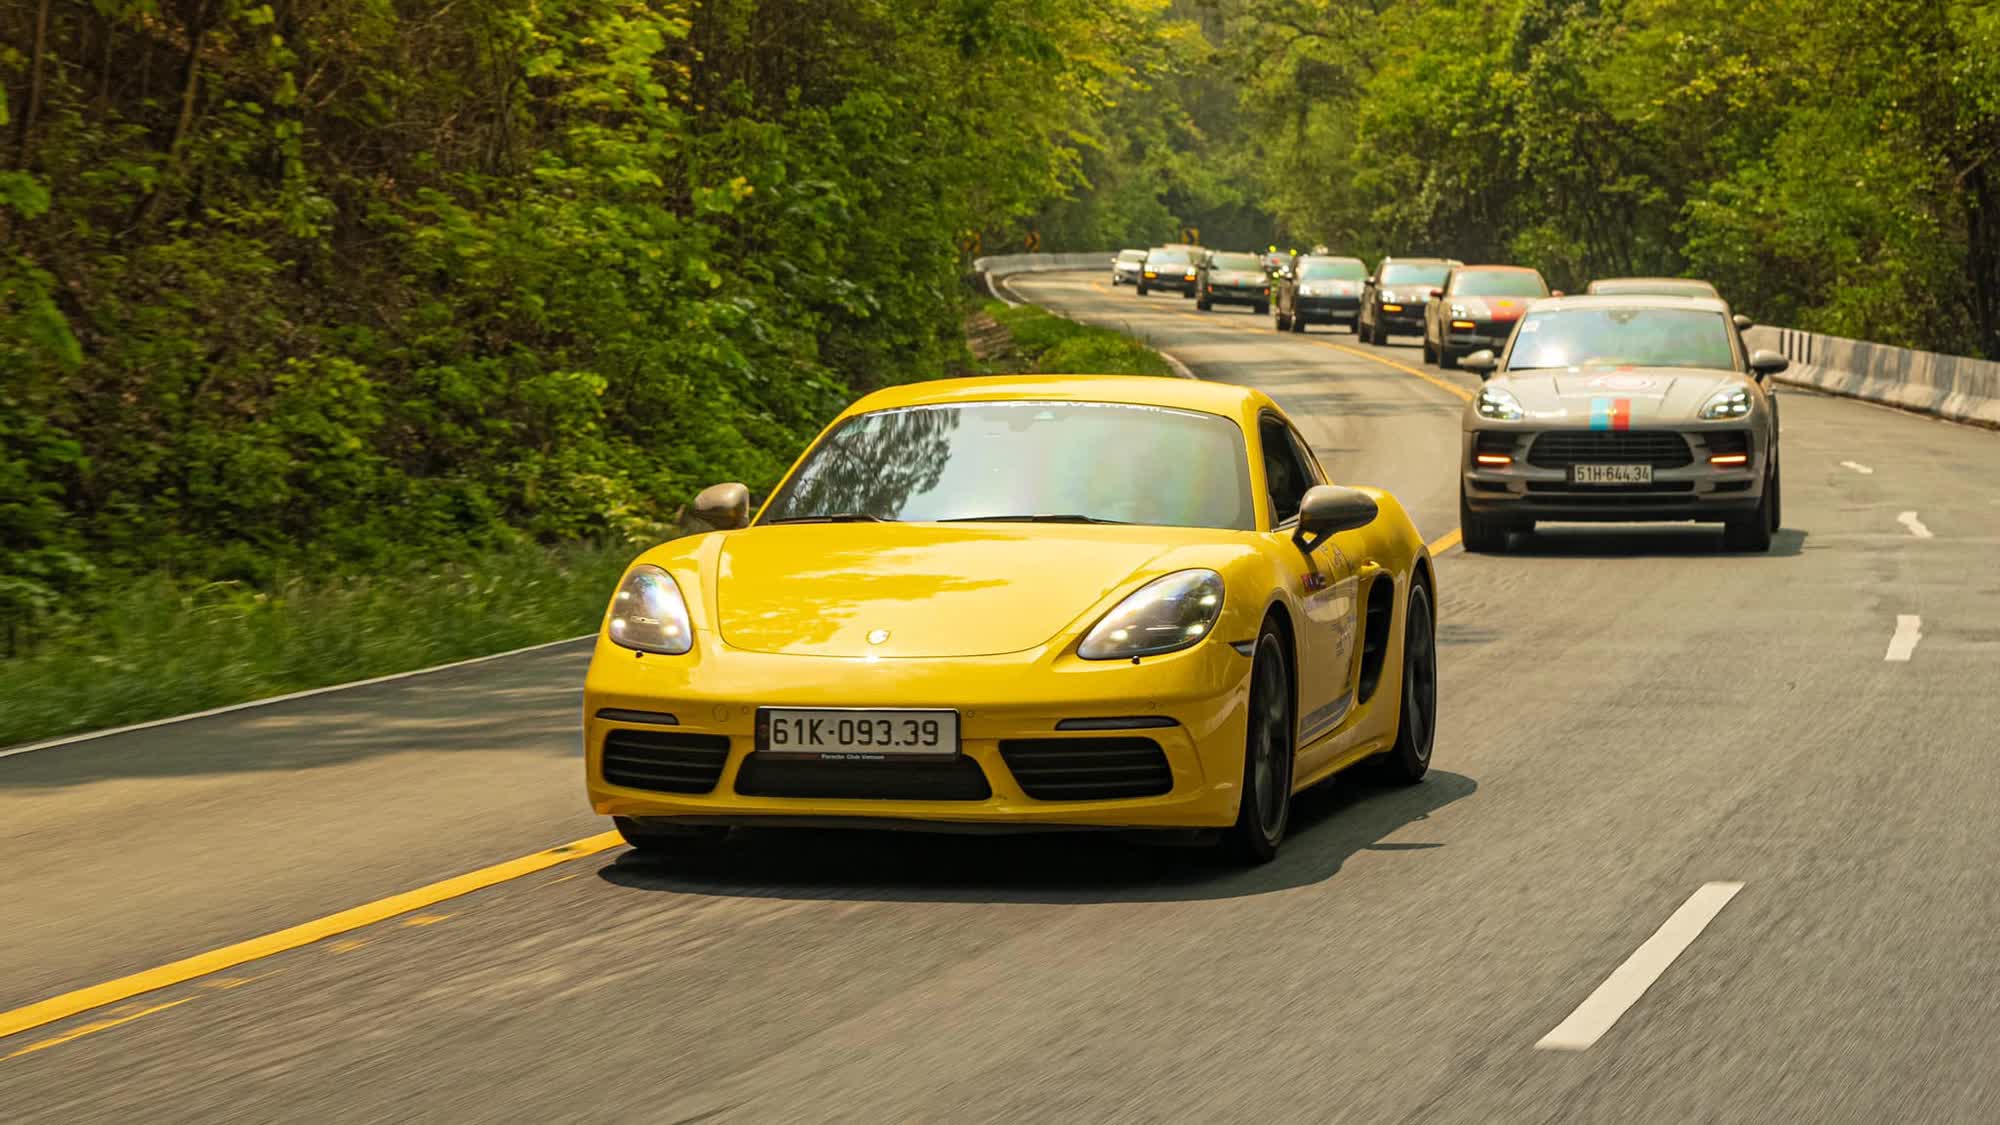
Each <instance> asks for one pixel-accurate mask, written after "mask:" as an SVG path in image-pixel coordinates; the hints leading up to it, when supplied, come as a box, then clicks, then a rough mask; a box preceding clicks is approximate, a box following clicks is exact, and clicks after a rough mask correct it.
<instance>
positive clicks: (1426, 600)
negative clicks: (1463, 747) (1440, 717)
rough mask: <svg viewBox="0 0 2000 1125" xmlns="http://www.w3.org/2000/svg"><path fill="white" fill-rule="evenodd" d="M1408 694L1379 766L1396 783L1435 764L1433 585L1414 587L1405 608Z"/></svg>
mask: <svg viewBox="0 0 2000 1125" xmlns="http://www.w3.org/2000/svg"><path fill="white" fill-rule="evenodd" d="M1403 617H1404V620H1403V693H1402V694H1403V698H1402V701H1401V703H1402V709H1401V711H1400V712H1399V713H1398V715H1397V719H1396V744H1395V745H1394V746H1391V747H1390V748H1389V749H1388V750H1386V751H1384V752H1383V753H1381V754H1378V755H1376V757H1375V759H1374V762H1375V772H1376V775H1377V776H1378V777H1380V778H1381V779H1382V780H1383V781H1386V782H1389V783H1391V784H1395V785H1414V784H1416V783H1417V782H1419V781H1422V780H1423V779H1424V774H1426V773H1428V772H1429V771H1430V768H1431V748H1432V746H1433V745H1435V744H1436V742H1437V620H1436V618H1435V617H1433V616H1432V614H1431V595H1430V591H1429V590H1428V589H1426V588H1425V587H1424V585H1423V584H1422V583H1418V584H1416V585H1415V586H1412V587H1411V588H1410V601H1409V605H1408V606H1406V607H1405V609H1404V611H1403Z"/></svg>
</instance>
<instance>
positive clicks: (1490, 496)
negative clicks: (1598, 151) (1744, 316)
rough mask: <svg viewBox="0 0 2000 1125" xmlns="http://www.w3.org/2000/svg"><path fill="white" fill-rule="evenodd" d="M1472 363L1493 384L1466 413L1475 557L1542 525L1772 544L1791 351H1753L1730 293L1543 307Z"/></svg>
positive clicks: (1463, 514)
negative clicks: (1596, 524)
mask: <svg viewBox="0 0 2000 1125" xmlns="http://www.w3.org/2000/svg"><path fill="white" fill-rule="evenodd" d="M1461 365H1462V366H1463V367H1464V368H1465V369H1466V370H1468V371H1476V372H1478V373H1479V376H1480V378H1481V379H1484V380H1485V385H1484V386H1482V387H1481V388H1480V389H1479V394H1478V395H1477V396H1475V397H1474V398H1473V400H1472V401H1471V402H1469V403H1467V404H1466V408H1465V415H1464V424H1463V428H1464V443H1463V445H1462V447H1461V453H1460V457H1461V462H1460V466H1461V469H1460V477H1459V489H1458V518H1459V527H1460V529H1461V530H1462V532H1463V534H1464V538H1465V549H1466V550H1468V551H1501V550H1505V549H1506V547H1507V539H1508V536H1509V535H1510V534H1511V533H1513V532H1516V531H1523V532H1525V531H1532V530H1533V529H1534V526H1535V522H1536V521H1537V520H1551V521H1558V522H1561V521H1572V520H1590V521H1615V522H1621V523H1622V522H1629V521H1640V520H1645V521H1656V520H1696V521H1705V522H1719V523H1721V524H1722V525H1723V529H1724V531H1723V535H1724V539H1725V541H1726V543H1727V544H1728V546H1729V547H1730V548H1731V549H1733V550H1740V551H1766V550H1769V549H1770V547H1771V538H1772V535H1773V533H1775V532H1776V531H1777V529H1778V526H1779V522H1778V521H1779V519H1780V518H1781V515H1780V512H1779V490H1778V409H1777V400H1776V399H1775V398H1774V397H1773V396H1772V395H1771V393H1770V392H1769V391H1768V389H1767V388H1766V387H1765V381H1766V380H1767V379H1769V378H1770V377H1771V376H1772V375H1775V374H1777V373H1778V372H1780V371H1783V370H1784V369H1785V366H1786V364H1785V357H1783V356H1781V355H1779V354H1777V353H1776V352H1770V351H1755V352H1753V351H1750V350H1748V349H1747V348H1745V347H1744V345H1743V338H1742V335H1741V334H1740V333H1738V332H1736V331H1735V330H1734V326H1733V325H1732V324H1731V323H1730V312H1729V306H1728V305H1727V304H1725V303H1723V302H1722V301H1718V300H1715V299H1713V298H1705V297H1649V296H1636V297H1612V296H1603V297H1558V298H1554V299H1551V300H1546V301H1540V302H1537V303H1536V304H1535V306H1534V307H1533V308H1531V309H1529V310H1528V312H1527V314H1526V315H1525V316H1523V317H1522V319H1521V323H1520V325H1519V327H1517V328H1516V329H1515V330H1514V335H1513V337H1512V338H1511V339H1510V340H1509V341H1508V344H1507V349H1506V351H1505V352H1504V353H1503V354H1502V355H1500V356H1498V357H1497V358H1496V357H1495V356H1494V354H1493V353H1492V352H1490V351H1479V352H1474V353H1473V354H1471V355H1469V356H1466V357H1465V359H1464V360H1463V361H1461Z"/></svg>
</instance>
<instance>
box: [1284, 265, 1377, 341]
mask: <svg viewBox="0 0 2000 1125" xmlns="http://www.w3.org/2000/svg"><path fill="white" fill-rule="evenodd" d="M1367 284H1368V266H1367V264H1366V263H1364V262H1363V261H1362V260H1361V259H1359V258H1336V257H1332V256H1330V255H1326V254H1309V255H1307V256H1306V257H1303V258H1300V259H1299V260H1298V263H1297V264H1296V265H1295V266H1294V267H1293V268H1292V272H1291V276H1289V277H1287V278H1285V280H1284V284H1282V285H1280V286H1279V287H1278V295H1277V299H1276V300H1275V301H1274V302H1273V304H1274V305H1275V306H1276V308H1277V310H1278V315H1277V318H1276V321H1275V323H1276V325H1277V328H1278V331H1280V332H1286V331H1290V332H1304V331H1305V330H1306V325H1308V324H1345V325H1347V326H1348V327H1349V328H1350V329H1351V328H1353V327H1354V319H1355V317H1357V316H1359V315H1360V312H1361V290H1362V287H1364V286H1366V285H1367Z"/></svg>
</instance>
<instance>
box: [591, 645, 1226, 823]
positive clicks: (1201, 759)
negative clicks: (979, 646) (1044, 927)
mask: <svg viewBox="0 0 2000 1125" xmlns="http://www.w3.org/2000/svg"><path fill="white" fill-rule="evenodd" d="M1250 665H1251V661H1250V659H1249V657H1248V656H1246V655H1244V654H1243V653H1241V652H1239V651H1238V650H1237V649H1236V648H1234V647H1232V646H1231V645H1229V644H1226V643H1224V642H1223V641H1221V640H1220V639H1217V638H1213V637H1211V638H1210V639H1209V640H1207V641H1205V642H1203V643H1201V644H1199V645H1197V646H1195V647H1194V648H1192V649H1189V650H1187V651H1185V652H1179V653H1173V654H1170V655H1167V656H1161V657H1150V658H1147V659H1145V660H1143V661H1141V662H1139V663H1136V664H1135V663H1132V662H1130V661H1123V662H1109V661H1085V660H1079V659H1077V658H1076V657H1074V656H1073V655H1059V654H1053V653H1051V652H1049V651H1048V650H1039V651H1035V652H1030V653H1019V654H1012V655H1006V656H989V657H962V658H951V659H894V660H879V661H871V660H857V659H845V658H834V657H816V656H812V657H808V656H784V655H774V654H765V653H755V652H745V651H742V650H737V649H727V648H722V649H719V650H718V649H716V648H707V647H705V646H698V647H697V649H696V651H695V652H693V653H690V654H688V655H687V656H682V657H674V656H651V655H649V656H641V655H639V654H638V653H635V652H633V651H631V650H629V649H625V648H622V647H619V646H618V645H616V644H613V643H612V642H611V641H609V640H607V639H605V638H604V637H602V636H600V637H599V639H598V642H597V651H596V653H595V655H594V656H593V658H592V660H591V665H590V672H589V675H588V676H587V678H586V680H585V684H584V712H583V713H584V748H585V758H586V763H587V768H586V775H585V776H586V783H587V787H588V790H589V795H590V802H591V806H592V807H593V808H594V809H596V811H597V812H599V813H601V814H608V815H615V816H629V817H659V818H673V819H677V820H686V821H690V822H701V821H707V822H710V823H739V824H740V823H755V822H759V821H761V820H764V819H766V818H769V819H771V820H773V821H776V820H779V819H784V818H790V819H795V820H807V821H811V822H816V823H843V822H869V821H875V822H881V821H888V822H891V823H895V822H924V821H930V822H941V823H940V826H941V827H942V826H944V825H956V826H962V827H967V828H980V827H984V828H987V829H994V830H1005V829H1007V828H1009V827H1013V828H1022V829H1028V828H1034V827H1037V826H1046V827H1060V826H1079V827H1106V828H1114V827H1132V828H1210V827H1224V826H1227V825H1229V824H1231V823H1232V822H1234V820H1235V818H1236V809H1237V803H1238V798H1239V796H1240V789H1241V786H1242V778H1243V748H1244V737H1245V724H1246V706H1247V702H1248V695H1249V677H1250ZM761 707H838V708H852V707H881V708H945V709H950V710H955V711H957V712H958V713H959V725H960V740H961V746H962V754H963V758H964V759H965V760H966V762H961V763H958V764H957V765H956V766H953V767H935V766H934V765H927V766H922V767H919V768H917V769H914V770H911V769H902V770H899V769H898V765H899V763H896V762H894V761H890V762H880V763H877V762H856V763H847V762H825V763H817V762H815V763H804V764H803V768H801V764H800V763H784V764H783V768H779V769H772V768H770V766H772V765H773V764H776V763H774V762H772V761H769V760H765V761H753V760H752V756H753V754H754V751H755V741H756V719H757V712H758V709H759V708H761ZM669 718H671V722H668V719H669ZM1127 719H1147V720H1151V721H1153V722H1154V723H1156V724H1159V723H1161V721H1162V720H1171V725H1153V726H1126V725H1120V724H1118V723H1114V722H1113V720H1127ZM1059 726H1061V727H1064V728H1068V729H1060V730H1059V729H1058V727H1059ZM1079 727H1082V728H1094V729H1078V728H1079ZM620 732H630V733H627V734H625V735H624V736H623V737H622V738H621V737H620ZM608 738H610V739H614V740H616V741H619V742H620V743H621V744H622V745H624V746H628V747H629V746H632V745H635V744H640V745H648V744H649V745H652V746H666V747H669V748H671V747H673V746H676V745H679V746H686V747H688V748H690V749H689V752H688V754H687V755H685V756H682V757H678V758H676V757H673V754H674V752H673V751H672V750H671V749H669V750H668V751H665V752H664V753H666V754H667V757H668V758H669V759H671V760H672V762H673V764H672V765H671V766H666V765H663V766H660V767H658V768H657V769H654V768H653V767H648V766H642V767H641V768H639V769H636V770H635V769H633V768H632V767H630V766H629V765H626V766H624V767H622V768H621V770H620V771H619V777H620V780H621V781H624V782H626V783H625V784H613V783H611V782H609V781H607V780H606V778H605V745H606V740H607V739H608ZM1104 739H1119V740H1124V741H1123V743H1122V745H1124V746H1125V747H1127V748H1128V749H1129V748H1130V747H1132V746H1133V745H1134V743H1133V742H1132V740H1140V739H1143V740H1150V741H1151V742H1153V743H1156V744H1157V745H1158V747H1159V750H1160V752H1161V754H1162V755H1163V756H1164V759H1165V765H1166V770H1167V771H1168V772H1169V773H1170V776H1171V784H1170V787H1168V788H1166V789H1165V790H1164V791H1162V792H1156V793H1153V794H1152V795H1148V796H1135V797H1120V798H1114V799H1083V800H1067V799H1036V798H1035V797H1032V796H1030V795H1029V793H1028V791H1027V788H1024V786H1023V784H1022V782H1021V781H1020V780H1019V779H1018V778H1017V777H1016V776H1015V773H1014V771H1013V770H1011V769H1010V768H1009V766H1008V764H1007V761H1006V758H1005V756H1004V755H1003V743H1007V744H1008V746H1009V747H1010V748H1011V750H1012V751H1013V752H1014V753H1016V754H1017V755H1018V754H1019V753H1020V746H1019V743H1018V742H1016V741H1015V740H1038V741H1045V740H1064V741H1066V742H1067V741H1074V742H1075V743H1076V746H1077V749H1078V750H1079V751H1087V750H1088V749H1089V748H1090V744H1091V743H1093V742H1095V741H1098V740H1104ZM1038 749H1040V750H1041V752H1042V753H1044V754H1045V755H1048V754H1054V755H1058V756H1059V755H1060V754H1061V753H1062V752H1063V750H1064V747H1061V746H1049V745H1046V744H1044V745H1042V746H1040V747H1038ZM625 753H626V754H629V753H630V751H629V750H628V751H626V752H625ZM718 759H719V762H720V772H719V774H718V775H716V776H715V778H714V784H713V786H712V788H710V789H708V790H707V791H705V792H666V791H661V789H659V788H648V787H642V786H641V785H637V784H632V783H631V782H633V781H634V780H635V777H634V775H635V774H637V775H640V776H639V777H637V778H636V780H641V781H644V782H645V784H646V785H656V784H657V785H671V786H676V787H679V788H682V789H686V788H689V787H691V786H699V785H700V784H701V783H702V782H703V781H705V780H706V774H705V771H706V770H707V769H708V768H709V767H708V765H707V763H711V762H715V761H717V760H718ZM620 760H621V761H623V762H627V763H629V762H630V761H631V758H630V757H623V756H621V759H620ZM1017 760H1021V759H1019V758H1018V757H1017ZM1048 760H1049V759H1048V758H1047V757H1044V758H1043V759H1042V761H1044V762H1046V761H1048ZM1058 760H1059V759H1058ZM967 762H969V763H970V766H968V765H967V764H966V763H967ZM746 764H748V765H749V767H750V769H749V772H747V773H746ZM913 765H914V763H913ZM969 768H976V769H977V770H978V771H979V774H980V775H982V776H983V778H984V783H985V784H984V786H983V787H982V786H979V785H978V784H977V781H976V779H974V778H972V776H971V775H970V774H969V773H968V772H967V771H968V769H969ZM940 769H942V770H943V771H945V772H949V773H950V774H951V776H950V777H948V778H946V777H941V776H939V775H940ZM864 772H865V773H867V774H868V775H869V776H870V777H872V778H875V779H879V780H880V782H881V787H882V789H883V790H884V791H886V790H888V789H895V790H897V791H898V792H899V793H901V794H903V795H899V796H865V797H862V796H839V797H829V796H803V795H774V794H777V793H787V792H799V791H803V790H811V791H816V792H823V791H826V790H827V789H829V788H831V789H833V790H836V791H841V792H844V793H851V792H852V791H853V790H854V788H855V787H856V786H857V785H859V786H861V787H862V788H871V787H872V783H871V782H869V781H867V780H863V779H862V777H861V776H860V775H861V774H862V773H864ZM919 774H922V775H923V776H925V777H930V778H933V779H935V780H937V781H939V782H943V783H948V784H946V785H944V787H945V788H950V789H952V790H954V792H955V794H956V795H955V796H952V797H948V798H942V799H941V798H939V797H938V796H936V795H935V794H934V792H932V791H931V786H930V785H929V784H928V783H926V782H923V781H921V780H918V781H916V783H915V784H911V782H912V779H913V778H916V777H917V775H919ZM752 775H755V778H756V780H755V782H754V783H752V784H751V785H748V786H746V787H747V788H754V789H756V790H758V791H759V794H760V795H752V794H749V793H745V792H742V791H739V787H738V783H739V781H740V780H747V779H748V778H750V777H751V776H752ZM653 777H657V778H660V779H663V780H661V781H657V782H656V781H653V780H650V778H653ZM960 783H967V784H969V785H970V789H969V790H968V789H967V788H966V787H965V785H963V784H960ZM1167 784H1168V782H1167V781H1166V780H1165V779H1161V781H1160V785H1162V786H1165V785H1167ZM1028 788H1035V786H1033V785H1030V786H1028ZM1044 791H1045V792H1046V790H1044ZM968 792H970V793H972V794H973V795H972V796H971V797H967V796H966V794H967V793H968ZM982 793H983V794H984V795H981V794H982Z"/></svg>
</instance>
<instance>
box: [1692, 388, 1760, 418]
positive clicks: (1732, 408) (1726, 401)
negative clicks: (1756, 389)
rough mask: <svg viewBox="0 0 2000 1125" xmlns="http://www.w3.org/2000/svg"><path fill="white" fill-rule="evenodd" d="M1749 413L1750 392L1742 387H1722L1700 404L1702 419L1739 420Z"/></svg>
mask: <svg viewBox="0 0 2000 1125" xmlns="http://www.w3.org/2000/svg"><path fill="white" fill-rule="evenodd" d="M1748 413H1750V391H1749V390H1748V389H1747V388H1744V387H1724V388H1722V389H1721V390H1719V391H1717V392H1715V393H1714V394H1712V395H1710V396H1708V401H1707V402H1705V403H1703V404H1702V407H1701V416H1702V417H1703V418H1741V417H1743V416H1744V415H1745V414H1748Z"/></svg>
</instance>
